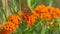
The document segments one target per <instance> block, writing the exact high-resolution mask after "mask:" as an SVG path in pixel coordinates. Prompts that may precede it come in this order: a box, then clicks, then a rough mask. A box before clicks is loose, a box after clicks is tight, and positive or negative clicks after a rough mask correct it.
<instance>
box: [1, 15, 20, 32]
mask: <svg viewBox="0 0 60 34" xmlns="http://www.w3.org/2000/svg"><path fill="white" fill-rule="evenodd" d="M20 23H21V19H20V17H19V16H18V15H16V14H13V15H11V16H9V17H8V21H7V22H5V23H4V24H2V25H1V28H4V29H5V30H8V31H10V32H15V31H16V28H18V25H19V24H20Z"/></svg>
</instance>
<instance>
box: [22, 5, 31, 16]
mask: <svg viewBox="0 0 60 34" xmlns="http://www.w3.org/2000/svg"><path fill="white" fill-rule="evenodd" d="M21 10H22V12H23V13H24V14H26V15H29V16H30V15H32V11H31V9H30V8H29V7H28V6H26V5H25V4H23V5H22V7H21Z"/></svg>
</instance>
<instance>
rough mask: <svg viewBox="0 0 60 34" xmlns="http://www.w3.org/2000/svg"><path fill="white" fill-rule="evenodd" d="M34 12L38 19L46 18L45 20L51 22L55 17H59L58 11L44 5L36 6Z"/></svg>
mask: <svg viewBox="0 0 60 34" xmlns="http://www.w3.org/2000/svg"><path fill="white" fill-rule="evenodd" d="M34 11H35V12H36V14H39V15H38V16H39V17H40V18H46V19H47V20H51V19H53V18H56V17H60V9H59V8H53V7H49V6H45V5H40V6H37V7H36V8H35V9H34Z"/></svg>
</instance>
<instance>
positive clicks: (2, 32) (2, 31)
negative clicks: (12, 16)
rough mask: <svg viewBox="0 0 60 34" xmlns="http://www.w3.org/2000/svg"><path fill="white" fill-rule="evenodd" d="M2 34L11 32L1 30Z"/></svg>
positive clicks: (0, 33)
mask: <svg viewBox="0 0 60 34" xmlns="http://www.w3.org/2000/svg"><path fill="white" fill-rule="evenodd" d="M0 34H9V31H7V30H0Z"/></svg>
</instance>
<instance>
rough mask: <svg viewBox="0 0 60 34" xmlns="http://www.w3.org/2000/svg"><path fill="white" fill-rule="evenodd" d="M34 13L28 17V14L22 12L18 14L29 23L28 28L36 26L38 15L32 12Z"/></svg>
mask: <svg viewBox="0 0 60 34" xmlns="http://www.w3.org/2000/svg"><path fill="white" fill-rule="evenodd" d="M32 13H33V14H32V15H26V14H24V13H23V12H22V11H19V12H18V14H19V15H20V16H22V17H23V19H24V20H25V21H26V22H27V26H28V27H30V26H32V25H34V23H35V20H36V18H37V14H35V13H34V11H32Z"/></svg>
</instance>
